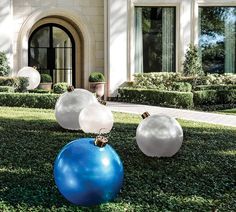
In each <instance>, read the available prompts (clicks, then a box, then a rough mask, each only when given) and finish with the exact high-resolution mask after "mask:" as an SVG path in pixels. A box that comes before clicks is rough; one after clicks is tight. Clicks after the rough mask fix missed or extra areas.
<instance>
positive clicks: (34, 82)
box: [17, 67, 41, 90]
mask: <svg viewBox="0 0 236 212" xmlns="http://www.w3.org/2000/svg"><path fill="white" fill-rule="evenodd" d="M17 76H18V77H27V78H28V80H29V85H28V86H27V90H32V89H35V88H37V87H38V85H39V83H40V79H41V77H40V74H39V72H38V71H37V70H36V69H34V68H32V67H24V68H22V69H20V71H19V72H18V73H17Z"/></svg>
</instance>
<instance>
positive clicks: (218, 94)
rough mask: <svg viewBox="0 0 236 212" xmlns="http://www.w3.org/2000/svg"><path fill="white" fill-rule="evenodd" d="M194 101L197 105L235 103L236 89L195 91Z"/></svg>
mask: <svg viewBox="0 0 236 212" xmlns="http://www.w3.org/2000/svg"><path fill="white" fill-rule="evenodd" d="M193 102H194V105H195V106H201V105H223V104H235V103H236V89H232V90H230V92H229V91H228V90H202V91H195V92H194V97H193Z"/></svg>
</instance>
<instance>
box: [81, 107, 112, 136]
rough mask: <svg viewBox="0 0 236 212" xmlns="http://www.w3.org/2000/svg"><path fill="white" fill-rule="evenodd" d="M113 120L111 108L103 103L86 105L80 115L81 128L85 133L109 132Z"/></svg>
mask: <svg viewBox="0 0 236 212" xmlns="http://www.w3.org/2000/svg"><path fill="white" fill-rule="evenodd" d="M113 122H114V119H113V114H112V112H111V110H110V109H109V108H108V107H106V106H104V105H101V104H91V105H89V106H88V107H85V108H84V109H83V110H82V111H81V113H80V116H79V123H80V126H81V129H82V130H83V131H84V132H85V133H97V134H98V133H109V132H110V131H111V129H112V126H113Z"/></svg>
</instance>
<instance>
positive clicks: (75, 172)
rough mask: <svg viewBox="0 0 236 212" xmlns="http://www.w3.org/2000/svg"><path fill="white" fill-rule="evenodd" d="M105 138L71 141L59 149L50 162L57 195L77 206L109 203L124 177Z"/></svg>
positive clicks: (121, 167) (119, 161)
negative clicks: (57, 191) (52, 167)
mask: <svg viewBox="0 0 236 212" xmlns="http://www.w3.org/2000/svg"><path fill="white" fill-rule="evenodd" d="M106 143H107V139H106V138H104V137H102V136H98V137H97V138H96V139H94V138H82V139H78V140H74V141H72V142H70V143H69V144H67V145H66V146H64V147H63V149H62V150H61V151H60V153H59V154H58V156H57V158H56V160H55V163H54V179H55V183H56V185H57V188H58V189H59V191H60V193H61V194H62V195H63V196H64V197H65V198H66V199H67V200H68V201H70V202H71V203H73V204H76V205H81V206H92V205H98V204H101V203H104V202H108V201H111V200H112V199H114V198H115V197H116V196H117V194H118V193H119V191H120V189H121V186H122V183H123V177H124V171H123V165H122V162H121V160H120V158H119V156H118V155H117V153H116V152H115V150H114V149H113V148H112V147H111V146H110V145H108V144H106Z"/></svg>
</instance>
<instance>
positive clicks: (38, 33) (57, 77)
mask: <svg viewBox="0 0 236 212" xmlns="http://www.w3.org/2000/svg"><path fill="white" fill-rule="evenodd" d="M28 57H29V58H28V61H29V62H28V63H29V66H31V67H33V66H35V67H36V68H37V70H38V71H39V72H40V73H41V74H49V75H51V76H52V79H53V83H58V82H67V83H69V84H70V85H75V42H74V39H73V37H72V35H71V34H70V32H69V31H68V30H67V29H65V28H64V27H62V26H60V25H58V24H45V25H42V26H40V27H38V28H37V29H35V30H34V31H33V33H32V34H31V36H30V38H29V52H28Z"/></svg>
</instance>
